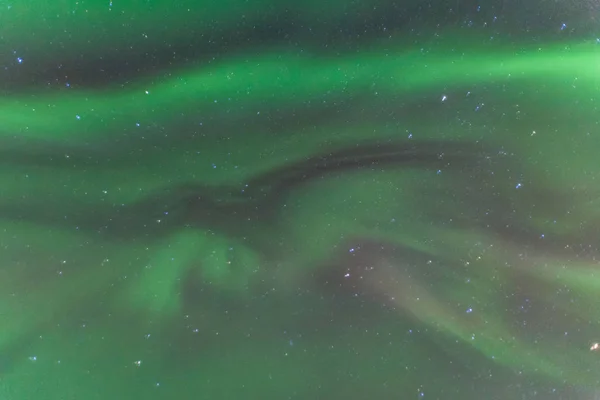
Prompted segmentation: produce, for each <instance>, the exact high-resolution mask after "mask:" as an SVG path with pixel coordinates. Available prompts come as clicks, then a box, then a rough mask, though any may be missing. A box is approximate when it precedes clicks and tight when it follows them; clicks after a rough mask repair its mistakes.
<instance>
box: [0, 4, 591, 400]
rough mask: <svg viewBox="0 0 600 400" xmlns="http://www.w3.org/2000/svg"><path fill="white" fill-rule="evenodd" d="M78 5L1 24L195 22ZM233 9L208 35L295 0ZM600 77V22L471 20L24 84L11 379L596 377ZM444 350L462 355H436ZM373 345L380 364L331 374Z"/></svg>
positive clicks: (394, 384)
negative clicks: (579, 30)
mask: <svg viewBox="0 0 600 400" xmlns="http://www.w3.org/2000/svg"><path fill="white" fill-rule="evenodd" d="M80 3H81V4H79V3H78V5H77V7H75V9H74V13H72V14H69V13H66V12H65V10H70V8H69V7H71V8H72V7H73V6H72V5H67V3H66V2H61V1H59V2H47V3H46V2H44V3H43V7H44V8H43V11H42V13H43V15H44V16H45V22H44V23H40V20H39V17H38V16H37V14H38V13H39V12H38V11H36V12H34V11H33V10H29V9H26V8H22V7H25V6H22V5H21V6H20V5H17V4H15V5H14V7H13V8H12V9H11V10H10V12H9V11H2V13H1V14H0V26H2V27H3V28H2V38H3V41H4V42H6V43H20V44H21V45H22V47H27V48H28V49H29V52H30V53H31V54H38V53H39V54H46V53H44V52H46V51H48V50H44V48H43V43H44V42H43V41H42V40H41V39H40V38H41V37H48V38H51V39H48V40H49V41H51V42H52V43H53V44H54V45H53V46H55V47H56V46H58V44H57V43H67V42H70V43H72V44H71V45H70V46H71V47H72V48H73V49H72V50H63V52H71V53H73V54H76V53H77V51H78V50H82V51H83V50H84V49H88V50H86V51H91V50H89V49H92V48H94V51H97V52H99V53H102V52H107V51H110V49H111V46H116V44H115V43H116V42H119V41H121V40H123V41H124V42H127V40H125V39H122V38H125V37H134V36H135V37H136V39H128V40H130V41H133V42H131V43H134V42H135V43H134V45H138V42H140V43H142V42H143V40H152V37H153V36H158V35H166V38H165V39H164V40H172V41H178V40H183V38H184V37H185V29H186V27H189V26H192V25H194V24H196V19H197V14H194V13H191V12H189V11H187V10H188V9H189V8H194V5H195V3H193V2H180V3H179V5H178V6H177V7H171V6H170V3H167V2H158V3H156V4H157V5H156V6H153V7H154V8H151V7H150V6H147V5H146V4H147V3H146V2H133V1H130V2H128V3H127V4H128V5H127V6H126V7H124V8H123V7H122V6H121V5H119V4H117V3H118V2H117V1H115V5H114V7H111V11H108V10H107V8H108V6H107V4H106V3H104V2H103V4H102V9H100V6H95V5H91V4H90V5H89V7H98V8H97V9H93V8H89V7H88V5H87V4H84V2H80ZM138 3H139V4H138ZM142 3H143V5H142ZM188 3H189V4H188ZM228 3H231V4H221V3H218V4H219V5H218V6H217V5H216V4H217V2H214V3H212V4H213V5H214V6H213V7H212V8H211V7H209V6H207V7H206V8H204V9H203V15H205V16H206V18H204V19H203V20H202V21H201V22H198V24H199V25H194V26H195V27H196V29H197V31H202V30H209V29H210V27H211V24H210V21H215V20H218V21H220V24H221V25H222V28H223V27H226V26H229V25H231V24H235V23H236V21H238V19H239V17H233V16H232V15H233V14H232V13H230V11H229V9H235V10H239V14H240V15H241V14H244V15H245V17H244V18H245V19H246V20H247V21H250V20H252V19H256V18H259V17H258V10H263V9H264V8H269V7H270V4H271V2H268V1H262V2H254V4H253V6H252V7H249V6H248V5H247V4H246V3H245V2H233V1H230V2H228ZM312 3H314V4H312ZM312 3H311V2H308V3H307V4H305V3H303V5H302V12H300V11H298V13H299V14H300V15H301V16H303V17H304V18H305V19H306V20H309V19H310V17H311V16H313V15H314V14H315V13H317V8H318V7H320V6H317V2H312ZM338 3H339V4H337V5H336V4H335V2H331V6H330V7H331V9H332V10H335V9H336V8H337V7H343V6H342V4H345V2H338ZM261 4H262V5H261ZM319 4H321V3H319ZM373 4H375V2H374V3H373ZM30 7H33V5H32V6H30ZM141 7H146V9H147V11H146V12H145V13H144V12H140V11H138V10H139V9H140V8H141ZM355 7H358V6H355ZM361 7H362V8H364V10H367V9H370V7H372V4H371V3H369V2H364V3H363V5H362V6H361ZM358 8H360V7H358ZM362 8H361V9H362ZM263 11H264V10H263ZM277 11H278V10H272V13H273V14H274V13H276V12H277ZM321 11H322V9H319V12H321ZM354 11H355V12H360V10H358V9H357V10H354ZM107 12H110V13H111V14H110V15H111V17H102V18H100V17H98V16H99V15H101V14H102V13H107ZM9 13H12V14H15V15H19V18H12V17H11V16H10V15H9ZM12 14H11V15H12ZM188 14H192V15H194V16H195V17H193V16H190V17H187V15H188ZM332 14H334V12H333V11H332ZM53 15H57V17H56V18H54V17H52V16H53ZM102 15H104V14H102ZM130 15H136V19H131V18H130V17H129V16H130ZM335 15H336V17H332V18H340V19H341V18H343V16H342V14H341V13H338V14H335ZM99 18H100V19H99ZM65 19H67V20H68V22H65V21H64V20H65ZM162 19H165V20H166V21H167V22H168V23H165V24H164V26H167V27H168V26H171V27H172V26H173V24H174V22H173V21H178V23H179V24H181V26H182V28H181V29H179V30H168V31H167V30H165V31H164V32H161V31H160V29H158V28H154V26H155V24H156V23H157V21H161V20H162ZM127 21H128V22H127ZM169 21H170V22H169ZM63 25H64V26H69V27H70V28H69V32H64V30H62V29H59V27H62V26H63ZM22 26H36V28H35V29H33V30H32V32H33V33H32V32H26V31H25V29H24V28H22ZM89 26H94V27H96V28H97V27H98V26H102V30H101V33H99V35H100V36H101V38H102V41H100V39H98V42H94V41H93V40H94V39H92V42H91V44H90V43H88V42H87V41H86V40H89V38H93V37H94V36H91V34H83V35H81V37H77V35H75V34H74V33H73V32H78V31H81V32H88V30H90V29H92V28H90V27H89ZM161 26H163V25H161ZM165 29H166V28H165ZM223 29H224V28H223ZM139 32H147V35H149V36H150V39H144V38H138V37H141V35H140V34H139ZM479 33H481V32H479ZM424 36H425V35H424ZM61 46H62V45H61ZM52 51H55V52H58V50H55V49H54V47H51V50H50V52H52ZM54 56H55V55H54V54H51V55H45V56H40V57H49V58H52V57H54ZM27 62H28V60H27V59H24V63H23V64H26V63H27ZM13 68H18V66H15V67H13ZM599 71H600V50H599V48H598V45H597V43H595V42H593V41H582V40H580V39H573V40H572V41H567V42H565V41H560V42H557V41H548V42H547V43H545V42H543V43H541V44H540V43H529V44H519V45H515V44H511V43H508V42H502V41H501V40H500V39H497V40H493V41H491V40H489V38H488V37H486V36H484V35H483V34H481V35H480V34H465V32H463V31H460V30H448V32H445V33H444V34H443V35H439V36H438V37H437V38H431V37H428V38H425V37H423V38H422V39H419V42H418V43H416V42H413V43H412V44H407V41H406V40H400V39H398V40H394V39H389V38H385V39H381V38H379V39H373V40H371V41H369V42H368V44H362V45H361V50H360V51H350V50H339V51H335V52H332V54H329V55H328V54H325V53H323V52H318V51H312V50H310V49H309V48H307V49H306V50H302V51H301V52H300V51H298V49H297V48H291V47H286V46H275V45H272V46H260V47H258V46H257V47H256V48H253V50H252V51H244V50H242V49H238V50H236V51H232V52H231V53H230V54H228V55H227V56H226V57H221V58H219V60H216V61H212V62H210V63H208V64H205V65H202V66H193V67H188V68H172V69H169V70H168V71H167V73H164V72H163V73H155V74H150V75H147V76H138V77H136V78H135V80H132V81H126V82H122V81H119V82H115V83H112V84H108V85H104V86H102V87H101V88H100V87H85V86H84V85H81V86H78V87H58V86H56V87H52V88H41V89H39V88H37V87H36V86H34V85H33V86H31V87H27V88H24V89H21V90H18V91H11V90H7V91H6V92H5V95H4V96H3V97H1V98H0V135H1V136H0V143H1V148H0V174H1V177H0V182H2V189H1V190H2V196H1V198H0V246H1V249H2V250H1V252H0V265H1V268H0V295H1V301H0V317H1V320H2V328H1V329H0V374H1V375H0V377H1V380H0V397H2V398H6V399H13V398H14V399H17V398H20V399H25V398H33V397H32V396H34V395H37V396H39V394H40V393H43V396H42V397H37V398H43V399H59V398H86V399H94V398H98V399H100V398H115V399H120V398H123V399H125V398H139V397H140V396H141V395H144V396H146V397H147V398H171V397H172V398H176V397H174V396H176V394H177V396H179V397H178V398H187V396H191V394H192V393H200V396H203V397H202V398H230V399H231V398H240V397H242V396H247V398H261V394H264V393H269V394H270V396H271V397H272V398H276V397H277V396H280V397H277V398H287V397H284V396H287V395H288V393H296V395H297V396H298V398H317V397H315V396H316V395H315V394H314V393H321V394H323V393H325V394H324V395H323V396H325V397H320V398H330V397H331V398H338V396H339V398H342V397H344V396H345V397H344V398H366V397H361V395H364V394H365V393H370V395H372V396H374V397H372V398H386V397H385V395H386V393H390V392H394V391H395V392H397V393H399V391H401V390H403V388H406V387H407V385H408V386H410V385H411V381H412V382H420V383H419V385H422V386H423V391H424V392H427V391H428V388H429V387H431V386H433V385H434V384H433V383H432V382H431V379H434V378H432V377H435V379H437V380H438V381H439V382H438V383H436V385H437V386H435V387H436V388H437V389H429V391H430V392H431V391H432V390H438V391H439V390H441V389H439V388H440V387H442V386H443V385H446V386H448V385H452V384H453V381H454V380H460V379H458V378H457V377H456V376H454V377H452V376H449V375H447V376H446V377H444V375H443V374H444V373H445V374H448V372H447V371H448V370H451V371H452V370H453V369H455V368H462V369H461V371H463V372H461V374H464V375H465V376H468V374H469V373H472V374H475V373H474V372H473V371H471V372H467V371H470V368H471V367H472V368H474V369H476V370H478V371H479V370H481V371H487V370H490V371H491V369H494V371H501V372H498V374H502V373H505V374H510V373H512V372H506V371H518V373H519V374H521V373H522V374H524V375H525V376H529V377H535V378H532V379H538V380H539V382H551V383H552V384H556V386H557V387H561V388H563V387H570V386H573V387H586V388H590V389H593V388H596V387H597V386H598V385H599V384H598V373H597V371H598V366H599V365H600V361H599V358H598V354H597V353H596V352H591V351H590V350H589V347H590V345H591V344H592V343H593V342H594V341H596V340H600V338H599V337H598V335H599V333H598V332H599V329H600V307H598V301H597V293H598V290H600V276H599V274H598V273H597V272H595V271H594V269H595V268H596V267H597V265H598V261H597V258H598V254H599V252H598V248H597V244H596V238H597V237H598V236H597V235H598V226H600V225H599V224H598V222H599V221H600V211H599V210H600V208H599V207H598V206H599V203H598V198H599V197H598V195H599V194H600V192H599V191H598V188H597V186H598V183H597V179H596V178H597V176H598V170H599V169H598V156H597V152H598V149H600V135H599V134H598V133H599V132H598V117H597V107H598V105H597V104H598V93H600V92H599V89H600V75H599ZM353 149H354V150H353ZM361 149H366V150H364V151H363V152H360V151H361ZM386 157H387V158H386ZM382 159H385V160H389V161H386V162H385V163H384V162H382V161H381V160H382ZM290 181H293V183H289V182H290ZM596 216H598V218H596ZM346 273H347V274H348V278H349V279H344V275H345V274H346ZM358 276H360V277H358ZM323 282H328V283H323ZM523 304H526V305H527V307H530V308H531V309H530V311H529V314H528V315H527V323H526V324H525V323H522V321H523V320H524V319H525V317H524V316H523V315H524V314H519V313H520V312H521V311H522V310H523ZM467 309H469V310H471V309H472V310H473V312H468V313H467V312H465V310H467ZM307 310H308V311H307ZM520 310H521V311H520ZM409 330H410V331H411V332H412V331H414V333H413V334H407V333H406V332H407V331H409ZM283 331H286V332H292V331H294V332H302V334H301V335H300V334H298V335H296V336H294V339H293V340H294V346H291V345H288V339H285V338H284V339H281V338H282V337H283V336H282V335H283V334H282V332H283ZM417 331H418V334H417ZM567 331H568V334H567V333H566V332H567ZM365 332H366V333H365ZM417 335H418V336H419V338H418V339H406V337H412V336H417ZM278 340H279V341H280V342H281V341H283V344H277V346H279V347H277V346H275V345H273V343H274V342H277V341H278ZM290 340H291V339H290ZM407 340H414V342H407ZM391 341H398V343H399V344H398V345H397V347H396V348H395V349H394V350H393V351H392V350H390V345H389V342H391ZM290 343H291V342H290ZM286 346H287V347H286ZM301 348H302V349H304V350H301ZM432 348H435V349H436V350H432ZM224 349H226V350H224ZM336 352H337V353H336ZM284 353H285V354H284ZM288 353H289V354H288ZM359 354H360V356H359ZM422 354H428V355H427V356H426V357H441V358H440V359H441V360H444V361H439V364H440V365H434V364H432V363H431V362H429V363H426V362H423V361H422V362H423V363H424V364H423V366H422V367H420V368H423V370H424V369H427V372H426V373H425V372H423V370H421V372H418V371H416V370H414V371H413V370H411V368H410V367H408V366H407V365H412V364H411V363H412V362H413V361H411V360H419V359H420V358H421V357H423V356H422ZM384 355H385V356H386V357H388V358H386V360H385V362H383V361H381V359H382V358H383V357H384ZM33 356H35V361H32V358H31V357H33ZM28 357H29V358H28ZM292 358H293V360H291V359H292ZM466 358H468V359H469V360H470V361H464V365H465V366H461V367H453V366H452V365H449V364H448V363H449V361H448V360H453V361H450V362H454V363H459V362H460V360H465V359H466ZM58 360H60V362H59V361H58ZM137 360H142V363H141V364H140V365H136V364H135V362H136V361H137ZM414 362H415V363H416V362H417V361H414ZM353 363H360V365H359V366H357V367H356V368H355V369H351V368H350V367H347V368H348V371H350V372H347V374H349V375H348V376H360V379H359V380H360V382H356V379H354V378H352V379H351V378H349V377H348V376H344V377H339V376H338V377H337V378H335V377H336V376H337V375H336V374H335V373H334V372H331V371H333V370H334V369H335V368H342V367H340V366H343V365H353ZM443 363H446V364H448V365H446V364H444V365H442V364H443ZM470 363H473V365H475V364H476V365H479V366H478V367H474V366H471V367H470V366H469V365H470ZM319 365H325V366H319ZM373 365H377V367H374V366H373ZM481 365H483V367H481ZM444 371H446V372H444ZM502 371H504V372H502ZM477 373H479V372H477ZM494 373H496V372H494ZM352 374H354V375H352ZM482 374H485V373H482ZM490 374H491V373H490ZM424 376H428V378H424ZM199 377H201V378H199ZM335 379H338V381H337V382H338V383H331V382H333V381H334V380H335ZM357 379H358V378H357ZM465 379H466V378H465ZM482 379H483V378H482ZM339 380H341V381H345V380H347V382H349V384H348V385H347V387H346V388H344V389H340V388H339V387H338V385H339ZM232 381H233V382H236V383H235V384H233V383H231V382H232ZM383 381H385V382H386V385H387V386H386V387H385V388H384V386H382V384H381V382H383ZM159 382H160V385H158V383H159ZM419 385H414V389H413V390H414V395H415V396H416V395H417V391H418V390H420V389H419V387H420V386H419ZM158 386H160V387H158ZM375 386H377V387H381V389H378V390H381V392H378V391H377V390H375V389H373V387H375ZM317 388H318V389H317ZM361 388H362V389H361ZM365 388H368V389H365ZM378 393H379V395H378ZM131 396H134V397H131ZM353 396H358V397H353ZM378 396H379V397H378ZM271 397H266V398H271ZM190 398H191V397H190ZM448 398H453V397H448ZM461 398H468V397H461ZM507 398H508V397H507Z"/></svg>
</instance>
